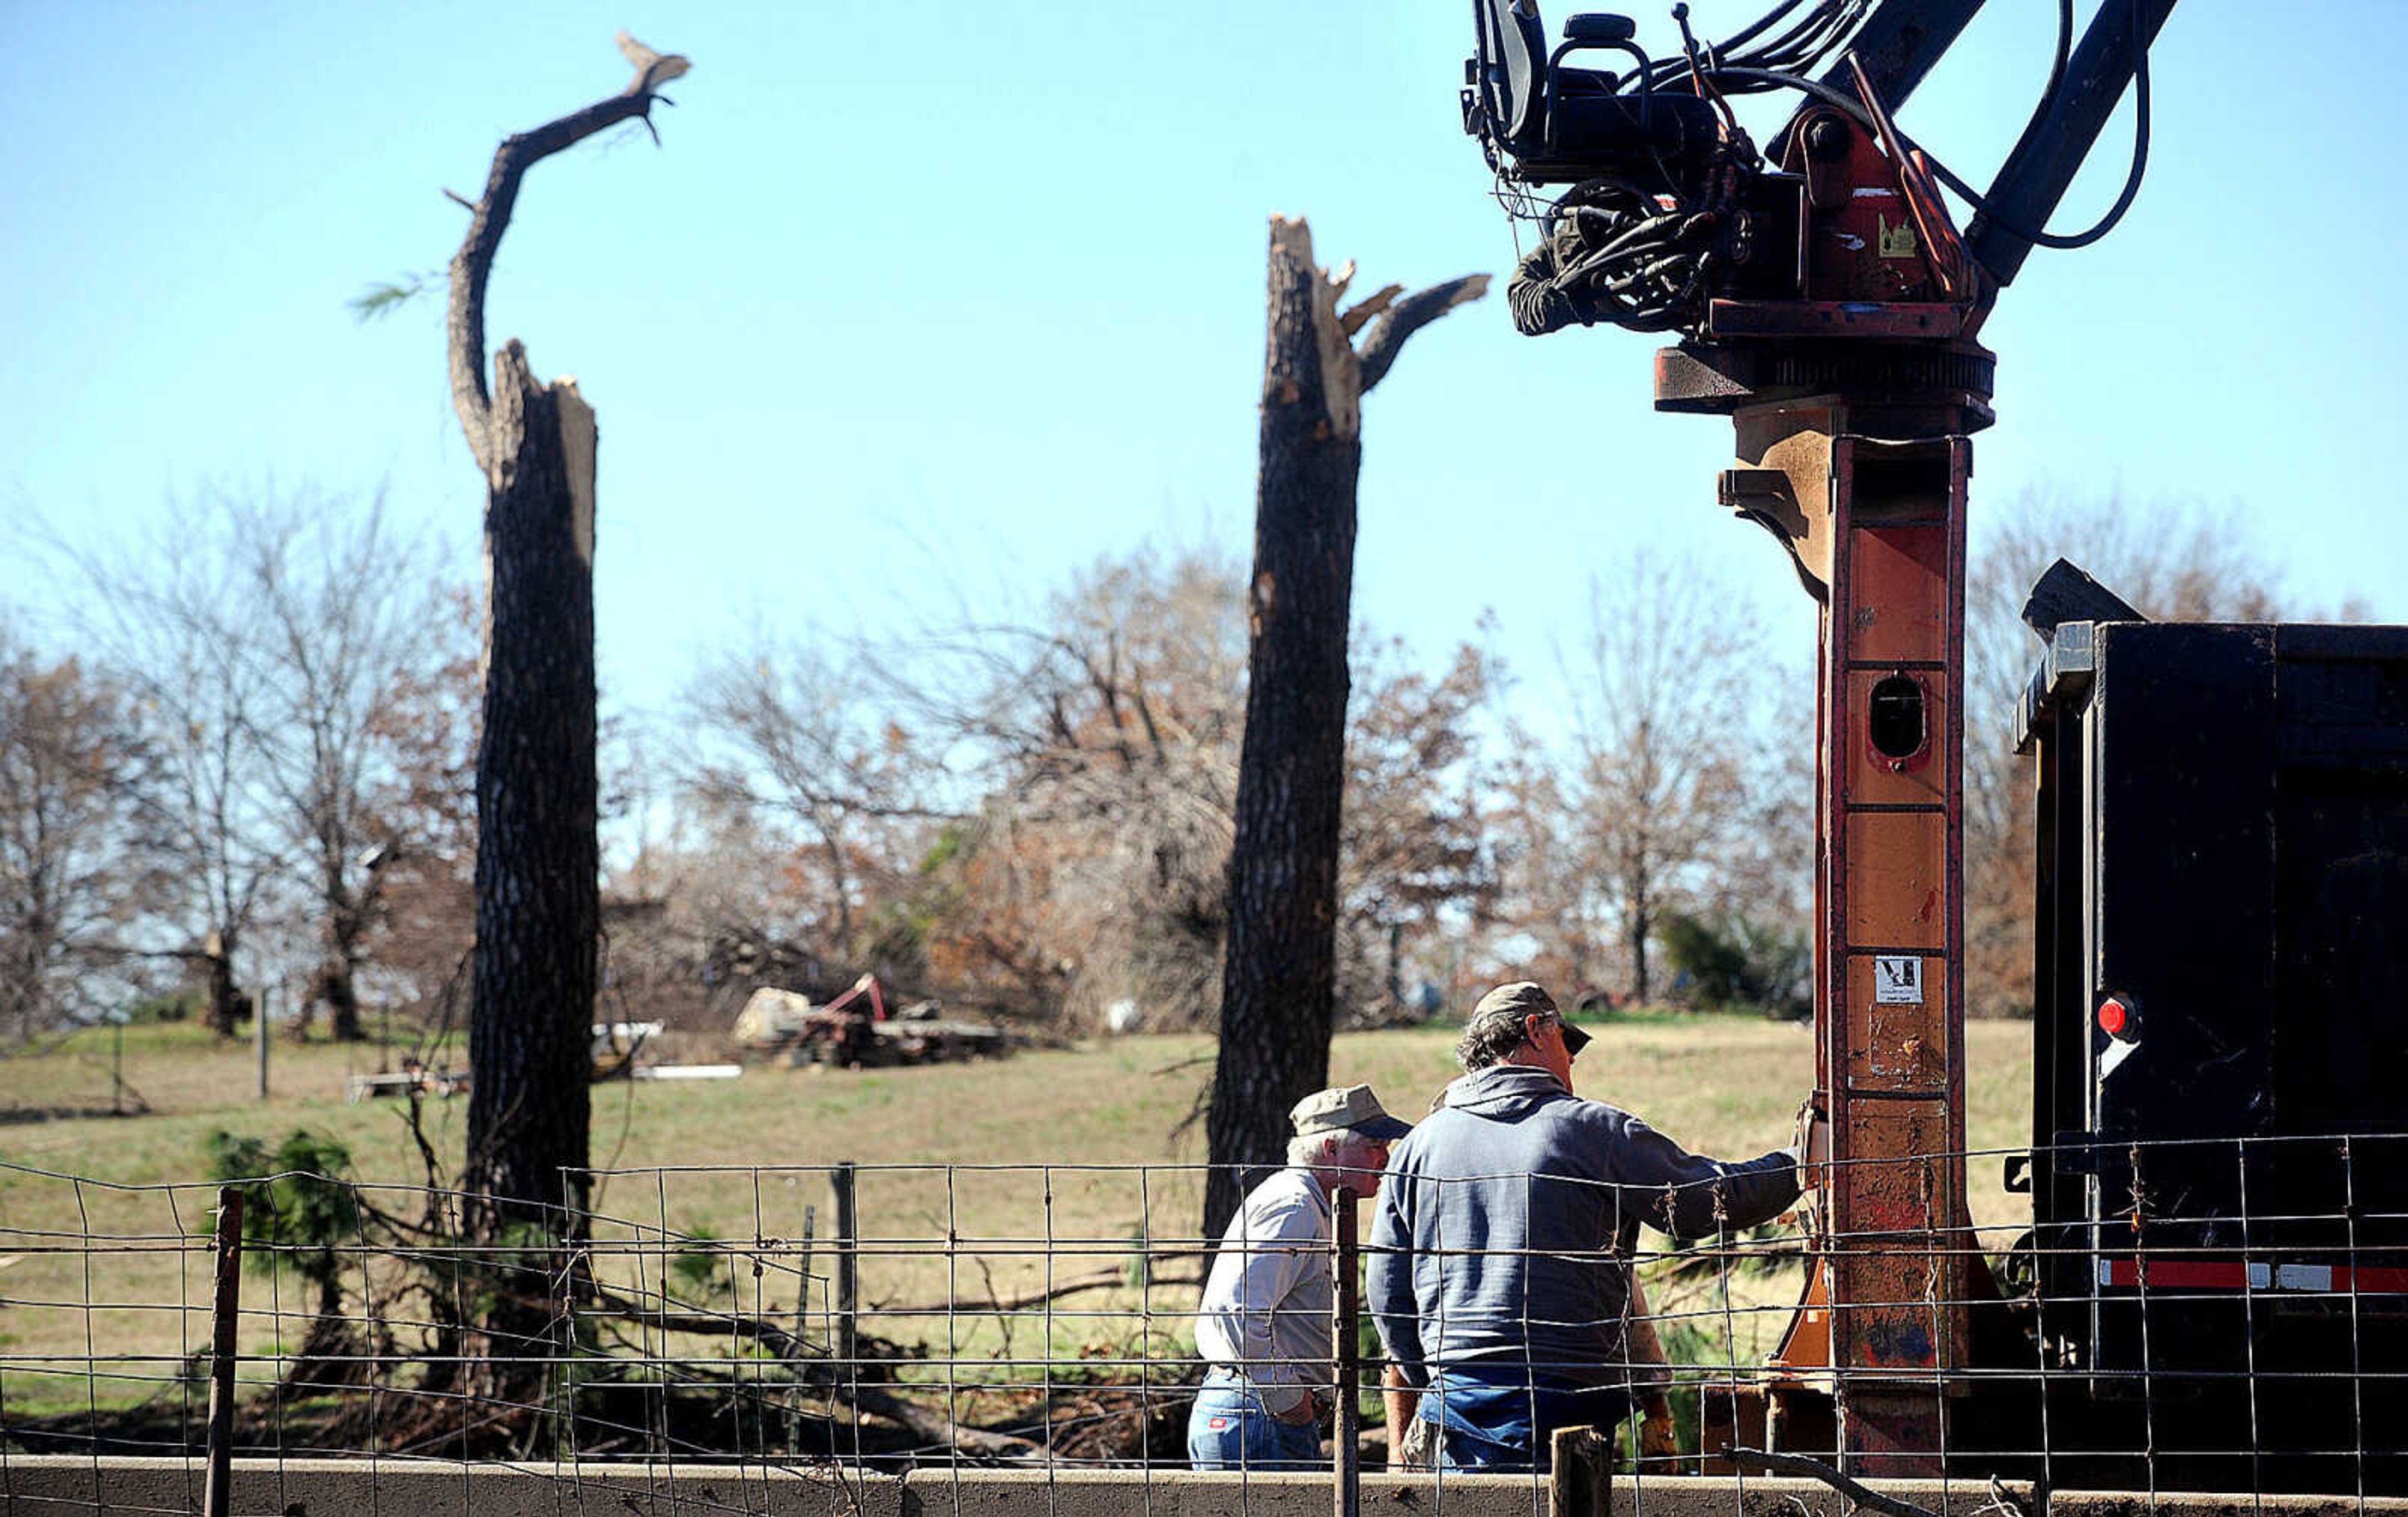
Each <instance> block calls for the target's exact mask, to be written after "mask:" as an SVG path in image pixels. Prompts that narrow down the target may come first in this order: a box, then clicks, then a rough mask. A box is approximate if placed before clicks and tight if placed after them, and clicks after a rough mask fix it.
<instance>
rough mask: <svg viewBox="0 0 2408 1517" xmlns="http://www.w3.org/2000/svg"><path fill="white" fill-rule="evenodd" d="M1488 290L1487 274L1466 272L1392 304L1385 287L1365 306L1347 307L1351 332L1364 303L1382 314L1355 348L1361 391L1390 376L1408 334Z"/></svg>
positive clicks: (1368, 391)
mask: <svg viewBox="0 0 2408 1517" xmlns="http://www.w3.org/2000/svg"><path fill="white" fill-rule="evenodd" d="M1391 288H1392V289H1393V288H1394V287H1391ZM1486 293H1488V276H1487V275H1485V274H1467V275H1465V276H1464V277H1463V278H1461V279H1449V280H1447V281H1446V282H1445V283H1444V284H1433V285H1431V286H1430V287H1429V288H1428V289H1426V290H1424V291H1421V292H1419V293H1415V294H1410V295H1407V296H1406V297H1405V298H1404V299H1402V300H1399V301H1397V302H1396V303H1395V304H1393V305H1391V304H1389V303H1388V298H1389V294H1390V291H1389V290H1383V291H1381V292H1380V293H1378V294H1376V295H1373V296H1372V297H1371V298H1370V299H1369V300H1368V301H1365V302H1364V303H1363V306H1358V307H1356V308H1355V310H1350V311H1348V312H1347V313H1346V320H1348V321H1350V322H1355V324H1354V325H1349V326H1348V327H1347V328H1346V330H1347V331H1348V332H1350V333H1351V332H1353V331H1354V330H1355V325H1359V324H1360V322H1359V321H1355V317H1356V313H1357V312H1359V311H1362V310H1363V309H1364V307H1375V308H1377V309H1378V314H1379V320H1377V321H1375V322H1372V323H1371V330H1370V333H1369V335H1368V336H1365V337H1364V338H1363V342H1362V346H1360V347H1358V348H1357V349H1355V358H1356V359H1357V360H1358V361H1359V362H1360V363H1361V364H1362V365H1363V390H1362V393H1363V394H1367V395H1368V394H1370V393H1371V387H1372V386H1374V385H1376V384H1378V383H1379V382H1380V381H1381V380H1382V379H1384V378H1386V377H1387V373H1388V369H1389V366H1390V365H1393V364H1395V363H1396V361H1397V355H1398V353H1400V352H1402V351H1404V349H1405V339H1406V338H1407V337H1410V336H1412V335H1413V334H1414V333H1416V332H1418V331H1420V330H1421V329H1422V328H1423V327H1426V326H1427V325H1429V324H1430V323H1431V322H1435V321H1437V320H1438V319H1439V318H1440V317H1441V316H1444V315H1445V314H1446V313H1447V312H1449V311H1451V310H1453V309H1455V308H1456V307H1457V306H1462V305H1468V304H1469V303H1470V302H1472V301H1475V300H1478V299H1479V298H1480V297H1481V296H1483V295H1484V294H1486Z"/></svg>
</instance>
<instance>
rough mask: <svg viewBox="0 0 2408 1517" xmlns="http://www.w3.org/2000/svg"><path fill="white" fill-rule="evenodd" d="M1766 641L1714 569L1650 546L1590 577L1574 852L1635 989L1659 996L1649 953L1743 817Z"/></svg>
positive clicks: (1572, 700) (1573, 669)
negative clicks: (1613, 927) (1606, 574)
mask: <svg viewBox="0 0 2408 1517" xmlns="http://www.w3.org/2000/svg"><path fill="white" fill-rule="evenodd" d="M1761 644H1762V639H1761V637H1760V634H1759V632H1758V629H1757V626H1756V621H1755V619H1754V616H1753V613H1752V612H1751V611H1750V610H1749V609H1748V608H1747V607H1746V606H1745V604H1744V603H1743V602H1741V601H1739V600H1737V599H1736V598H1735V597H1734V596H1733V594H1731V593H1730V591H1729V590H1728V589H1727V587H1725V586H1723V585H1722V584H1721V582H1720V581H1719V580H1718V579H1717V578H1716V577H1715V576H1714V575H1713V573H1712V572H1711V571H1709V570H1707V569H1706V568H1705V567H1704V566H1703V565H1700V564H1697V563H1694V562H1688V561H1684V560H1675V559H1666V558H1661V557H1658V556H1656V554H1654V553H1652V552H1648V551H1640V552H1638V553H1636V554H1634V555H1633V556H1632V558H1631V559H1630V561H1629V563H1628V565H1627V566H1626V567H1625V568H1624V569H1623V570H1622V571H1621V572H1620V573H1619V574H1617V575H1616V576H1615V577H1614V578H1613V580H1610V581H1609V580H1598V579H1593V580H1591V581H1590V584H1589V604H1588V626H1587V629H1586V635H1585V640H1584V643H1583V644H1582V646H1581V649H1580V652H1579V655H1578V657H1577V659H1576V660H1570V659H1568V660H1567V662H1566V665H1565V670H1564V674H1565V683H1566V692H1565V693H1566V698H1567V700H1568V702H1569V704H1570V710H1571V715H1572V723H1571V727H1572V732H1571V742H1572V745H1573V757H1572V766H1571V769H1570V773H1569V775H1568V776H1567V783H1566V799H1567V800H1568V802H1569V803H1570V809H1569V811H1568V813H1567V818H1566V820H1567V821H1568V822H1569V823H1570V824H1571V825H1572V826H1573V827H1575V828H1576V829H1578V832H1579V835H1580V841H1579V843H1578V845H1577V846H1576V847H1575V848H1574V850H1573V852H1574V854H1575V856H1584V858H1585V860H1586V862H1587V867H1586V868H1585V870H1584V873H1586V874H1587V875H1588V876H1589V877H1590V879H1591V880H1594V882H1595V883H1596V885H1597V886H1598V888H1599V890H1600V891H1601V893H1602V895H1603V897H1604V904H1605V906H1606V909H1608V911H1609V912H1610V913H1611V915H1612V917H1613V920H1614V922H1615V923H1617V925H1618V927H1619V929H1620V937H1621V942H1622V948H1623V952H1624V953H1625V955H1626V956H1627V957H1626V964H1627V972H1628V976H1629V980H1628V984H1629V988H1630V994H1631V995H1632V996H1633V997H1634V998H1635V999H1637V1000H1640V1001H1645V1000H1646V999H1648V997H1649V996H1650V995H1651V994H1652V993H1653V992H1654V989H1655V985H1654V980H1653V979H1652V977H1651V974H1650V969H1649V957H1648V951H1649V945H1650V943H1651V941H1652V940H1653V938H1654V936H1655V934H1656V929H1657V926H1658V925H1659V923H1661V921H1662V919H1663V915H1664V913H1665V911H1666V910H1667V909H1670V908H1671V907H1672V906H1674V905H1676V904H1678V903H1680V902H1683V901H1684V900H1687V899H1691V898H1693V897H1694V896H1695V894H1697V892H1698V891H1699V889H1700V888H1701V886H1704V885H1705V884H1706V881H1705V880H1702V879H1701V878H1700V877H1701V876H1702V875H1703V874H1704V873H1705V871H1707V870H1708V869H1709V867H1710V866H1712V865H1713V864H1714V863H1715V862H1716V861H1717V859H1718V857H1719V856H1720V855H1721V854H1722V853H1723V852H1724V851H1725V850H1726V849H1727V845H1728V844H1729V843H1730V842H1731V841H1732V837H1733V829H1734V825H1735V823H1737V822H1738V820H1739V819H1740V818H1741V816H1742V814H1743V806H1744V802H1745V796H1746V780H1747V776H1748V767H1749V762H1750V758H1751V755H1752V753H1753V751H1754V750H1755V744H1756V739H1757V737H1758V735H1759V729H1758V727H1757V723H1756V711H1757V710H1758V709H1759V708H1760V706H1761V700H1760V696H1761V694H1762V686H1763V681H1761V680H1759V679H1758V678H1757V675H1758V671H1759V670H1760V669H1761V667H1762V662H1761Z"/></svg>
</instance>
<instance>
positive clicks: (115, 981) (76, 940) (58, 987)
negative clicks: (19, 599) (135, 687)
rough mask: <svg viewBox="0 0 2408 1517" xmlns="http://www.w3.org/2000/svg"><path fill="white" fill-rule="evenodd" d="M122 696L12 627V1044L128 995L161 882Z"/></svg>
mask: <svg viewBox="0 0 2408 1517" xmlns="http://www.w3.org/2000/svg"><path fill="white" fill-rule="evenodd" d="M140 765H141V747H140V744H139V742H138V740H137V739H136V734H135V715H134V712H133V711H132V709H131V708H130V707H129V705H128V703H127V701H126V700H125V698H124V696H123V695H122V694H120V693H119V692H118V691H117V690H116V689H115V687H113V686H112V685H110V684H109V683H108V682H107V681H106V680H101V679H97V678H95V677H94V676H93V675H91V674H88V673H87V672H85V670H84V669H83V667H82V666H81V665H79V663H77V662H76V661H75V660H74V659H66V660H64V661H62V662H59V663H56V664H46V663H44V662H43V661H41V660H39V659H37V658H36V657H35V656H34V654H33V653H32V651H30V650H28V649H25V648H23V647H21V646H19V645H18V644H17V643H16V641H15V640H14V639H13V637H10V636H9V635H8V633H7V629H5V628H0V1038H8V1039H12V1040H16V1041H22V1040H23V1039H25V1038H31V1037H34V1036H36V1034H39V1033H43V1032H48V1031H51V1030H53V1029H56V1028H59V1027H61V1026H64V1025H68V1024H71V1023H77V1022H82V1021H87V1020H90V1019H91V1018H93V1017H94V1016H96V1015H98V1014H100V1013H101V1012H103V1011H105V1010H108V1009H112V1007H111V1005H110V1003H111V1002H112V1001H113V1000H114V999H115V998H116V997H117V995H122V993H123V992H124V991H125V990H126V989H127V986H126V985H125V984H124V983H123V982H122V980H120V978H119V969H120V967H121V966H122V964H123V962H124V958H125V937H124V935H125V931H126V928H127V926H128V924H129V923H131V922H132V921H133V919H134V918H135V917H136V916H137V915H138V914H139V912H140V911H141V909H143V908H144V907H145V906H146V905H147V904H148V902H149V899H150V896H151V894H152V893H153V892H154V891H155V889H156V888H157V885H158V881H157V880H155V879H152V878H150V876H149V875H148V873H147V871H146V869H145V866H144V860H143V857H142V852H141V850H140V848H139V847H138V838H137V837H136V830H135V829H136V819H137V800H136V784H137V782H138V779H139V770H140Z"/></svg>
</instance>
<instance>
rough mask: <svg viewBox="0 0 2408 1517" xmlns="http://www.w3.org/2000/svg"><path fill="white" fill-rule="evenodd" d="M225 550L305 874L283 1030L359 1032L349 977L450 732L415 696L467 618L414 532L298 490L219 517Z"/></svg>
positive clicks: (421, 694) (266, 737)
mask: <svg viewBox="0 0 2408 1517" xmlns="http://www.w3.org/2000/svg"><path fill="white" fill-rule="evenodd" d="M230 510H231V511H232V515H233V529H234V530H233V532H232V534H231V539H230V540H231V545H232V547H233V549H234V551H236V552H237V553H238V554H239V555H240V568H241V571H242V572H241V576H240V578H241V580H243V581H244V589H245V590H246V592H247V599H248V600H249V602H250V604H251V607H252V608H254V610H255V614H256V616H257V619H258V624H259V631H260V636H261V642H262V647H261V650H260V651H261V655H262V656H263V657H264V658H265V660H266V662H267V665H268V666H269V667H270V668H271V669H272V670H273V680H272V685H273V690H272V694H271V695H270V696H269V698H268V700H267V701H266V702H265V703H264V705H265V709H264V710H263V713H262V715H263V717H264V719H265V720H263V721H262V723H261V724H260V732H259V740H258V747H259V751H260V755H261V758H262V760H263V762H264V764H265V774H266V777H267V780H268V783H269V784H270V785H271V786H272V787H273V789H274V791H275V794H276V795H277V796H278V797H279V800H280V801H281V803H282V806H283V809H284V811H285V824H286V826H287V828H288V829H289V831H290V834H291V838H292V844H291V846H292V852H294V854H295V855H296V857H297V859H298V860H299V861H300V862H301V863H302V864H303V866H304V869H305V872H306V874H307V876H308V908H307V913H308V917H309V918H310V932H311V935H312V936H313V937H315V938H316V939H317V943H318V948H319V956H318V964H317V966H316V967H315V969H314V970H313V971H312V972H311V974H310V976H309V980H308V995H307V997H306V998H305V999H304V1000H303V1001H302V1002H301V1004H300V1007H299V1015H298V1016H297V1017H296V1018H295V1020H294V1029H293V1030H294V1034H295V1035H296V1036H298V1035H299V1034H300V1033H301V1032H303V1031H305V1030H306V1029H307V1027H308V1023H309V1022H310V1021H311V1020H312V1018H313V1015H314V1013H315V1011H316V1010H317V1009H319V1008H320V1007H322V1008H323V1009H325V1012H326V1016H327V1022H328V1031H329V1032H330V1033H331V1034H332V1035H333V1036H334V1037H335V1038H339V1039H345V1040H351V1039H357V1038H360V1037H362V1036H363V1029H362V1026H361V1023H360V991H359V980H360V973H361V969H362V966H363V965H364V963H365V962H366V957H367V952H368V940H369V936H370V932H371V929H372V928H373V927H374V926H375V924H376V923H377V921H378V918H379V915H380V910H381V907H382V893H383V883H384V881H385V880H386V879H387V878H388V876H387V870H388V869H389V868H390V867H391V866H394V865H395V864H398V863H400V862H401V861H402V860H403V858H404V857H405V856H407V855H408V854H409V852H412V851H414V850H416V849H417V848H419V847H420V846H422V844H423V843H424V842H426V841H429V840H431V839H428V838H426V837H423V836H422V829H421V828H420V826H419V825H418V824H417V823H418V818H419V816H420V815H421V814H422V805H421V800H422V798H421V797H419V796H418V795H416V794H414V791H415V789H416V787H417V786H418V785H420V784H421V783H422V782H423V776H424V775H425V774H426V773H427V772H428V770H429V769H430V768H439V767H440V766H442V765H443V763H444V762H445V761H446V757H447V755H449V754H451V753H452V752H453V751H456V748H457V746H458V742H459V734H457V733H456V731H454V730H453V723H447V722H445V721H444V720H443V718H444V717H445V716H446V715H447V714H448V713H447V712H446V710H445V708H443V707H442V706H441V705H440V704H439V703H437V702H435V701H431V700H429V699H427V698H426V696H427V694H428V692H429V691H430V689H431V688H432V687H434V686H436V685H437V684H439V683H440V681H441V680H443V679H444V677H445V673H446V671H447V670H456V669H457V668H459V667H460V666H461V665H462V664H463V663H464V662H466V660H467V659H468V658H470V657H472V656H473V653H472V651H471V649H470V648H469V647H468V646H466V644H467V640H468V638H469V636H470V631H469V625H470V624H469V622H468V618H467V615H466V608H465V607H464V606H463V605H462V604H461V602H460V600H459V598H458V596H457V595H455V594H453V593H452V587H450V586H448V585H447V584H445V583H444V581H443V580H442V579H441V577H440V576H439V574H438V573H437V568H436V565H435V563H434V560H433V557H432V545H431V544H430V542H429V541H428V540H427V539H426V538H424V537H410V536H408V535H405V534H402V533H399V532H396V531H395V530H394V528H393V526H392V525H391V523H390V522H388V521H387V519H386V516H385V511H384V503H383V501H382V499H381V497H377V498H372V499H370V500H369V501H368V502H367V503H366V505H365V506H364V507H357V508H354V507H353V506H351V504H350V503H349V502H345V501H341V500H337V499H328V498H323V497H317V496H313V495H310V494H301V495H296V496H293V497H289V498H285V499H280V500H277V499H271V500H268V501H265V502H262V503H259V504H256V505H252V506H239V505H237V506H233V507H230Z"/></svg>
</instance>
